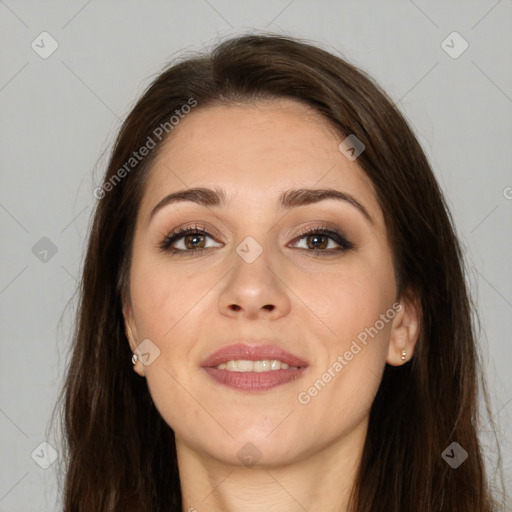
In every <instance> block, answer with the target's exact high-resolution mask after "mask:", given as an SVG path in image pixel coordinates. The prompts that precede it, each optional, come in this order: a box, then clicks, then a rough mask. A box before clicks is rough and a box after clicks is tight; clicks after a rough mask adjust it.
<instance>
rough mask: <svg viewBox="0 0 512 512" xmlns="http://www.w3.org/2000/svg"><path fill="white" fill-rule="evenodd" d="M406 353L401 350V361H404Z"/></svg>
mask: <svg viewBox="0 0 512 512" xmlns="http://www.w3.org/2000/svg"><path fill="white" fill-rule="evenodd" d="M406 355H407V352H406V351H405V350H402V361H405V356H406Z"/></svg>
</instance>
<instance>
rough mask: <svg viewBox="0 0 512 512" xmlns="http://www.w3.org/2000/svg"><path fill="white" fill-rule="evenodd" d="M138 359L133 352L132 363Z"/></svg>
mask: <svg viewBox="0 0 512 512" xmlns="http://www.w3.org/2000/svg"><path fill="white" fill-rule="evenodd" d="M138 359H139V358H138V356H137V354H133V356H132V363H133V364H135V363H136V362H137V360H138Z"/></svg>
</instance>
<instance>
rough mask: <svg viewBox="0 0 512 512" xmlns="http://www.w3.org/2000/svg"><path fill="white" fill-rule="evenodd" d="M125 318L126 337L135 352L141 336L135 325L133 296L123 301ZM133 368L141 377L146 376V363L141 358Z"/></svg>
mask: <svg viewBox="0 0 512 512" xmlns="http://www.w3.org/2000/svg"><path fill="white" fill-rule="evenodd" d="M123 319H124V332H125V335H126V338H127V339H128V343H129V344H130V350H131V351H132V352H135V350H136V348H137V346H138V345H139V342H138V339H139V338H138V335H137V327H136V325H135V319H134V315H133V304H132V301H131V298H128V299H125V300H124V301H123ZM139 357H140V355H139ZM133 369H134V371H135V372H137V373H138V374H139V375H140V376H141V377H144V376H145V375H146V371H145V368H144V365H143V364H142V363H141V361H140V360H138V361H137V362H136V363H135V364H134V365H133Z"/></svg>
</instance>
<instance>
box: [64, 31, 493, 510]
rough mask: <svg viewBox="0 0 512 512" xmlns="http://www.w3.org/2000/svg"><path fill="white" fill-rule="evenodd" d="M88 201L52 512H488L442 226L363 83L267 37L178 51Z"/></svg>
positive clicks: (404, 137) (372, 91)
mask: <svg viewBox="0 0 512 512" xmlns="http://www.w3.org/2000/svg"><path fill="white" fill-rule="evenodd" d="M94 194H95V196H96V198H98V200H99V201H98V205H97V209H96V212H95V217H94V223H93V226H92V229H91V233H90V240H89V245H88V250H87V256H86V260H85V265H84V270H83V277H82V284H81V300H80V304H79V311H78V318H77V324H76V333H75V339H74V344H73V347H72V360H71V364H70V367H69V372H68V375H67V381H66V384H65V388H64V390H63V407H64V425H63V426H64V430H65V433H66V442H67V445H66V448H67V466H66V480H65V489H64V491H65V511H66V512H68V511H69V512H71V511H88V512H90V511H92V510H94V511H98V512H99V511H124V512H126V511H131V510H133V511H138V512H141V511H148V512H149V511H151V512H156V511H162V512H163V511H182V510H183V511H185V510H189V511H192V510H197V511H199V512H201V511H203V510H205V511H206V510H208V511H231V510H243V511H253V510H254V511H256V510H258V511H261V510H278V511H289V510H290V511H291V510H308V511H316V510H322V511H331V510H332V511H354V512H355V511H357V512H370V511H371V512H376V511H386V512H394V511H396V512H398V511H400V512H409V511H413V510H414V511H415V512H437V511H439V512H441V511H450V512H458V511H460V512H468V511H478V512H488V511H491V510H497V508H496V507H498V503H497V499H495V498H493V496H492V493H491V487H492V486H491V485H490V484H489V483H488V482H487V479H486V475H485V468H484V463H483V456H482V451H481V447H480V444H479V440H478V437H477V429H478V423H477V421H478V418H477V409H478V407H477V405H478V404H477V392H478V383H479V375H480V374H479V369H478V366H477V363H478V357H477V351H476V345H475V335H474V328H473V325H472V316H471V314H472V311H471V307H470V300H469V297H468V291H467V289H466V284H465V276H464V267H463V262H462V255H461V250H460V247H459V244H458V242H457V239H456V236H455V234H454V228H453V222H452V220H451V217H450V215H449V213H448V210H447V208H446V204H445V202H444V199H443V196H442V193H441V191H440V189H439V187H438V185H437V183H436V180H435V178H434V176H433V173H432V171H431V169H430V167H429V164H428V162H427V160H426V157H425V155H424V153H423V152H422V150H421V148H420V146H419V144H418V142H417V140H416V139H415V137H414V135H413V134H412V132H411V130H410V128H409V127H408V125H407V124H406V122H405V120H404V119H403V117H402V116H401V114H400V113H399V112H398V110H397V109H396V108H395V106H394V105H393V103H392V101H391V100H390V99H389V98H388V97H387V96H386V95H385V93H384V92H383V91H382V90H381V89H380V88H379V87H378V86H377V85H376V84H375V83H374V82H373V81H372V80H371V79H370V78H368V77H367V76H366V75H365V74H364V73H363V72H361V71H360V70H358V69H356V68H355V67H354V66H352V65H350V64H348V63H347V62H345V61H344V60H342V59H340V58H338V57H335V56H333V55H331V54H329V53H327V52H325V51H323V50H321V49H319V48H317V47H315V46H312V45H310V44H308V43H305V42H302V41H299V40H294V39H292V38H287V37H283V36H272V35H248V36H242V37H237V38H233V39H231V40H228V41H226V42H224V43H223V44H220V45H219V46H218V47H217V48H215V49H214V50H213V52H212V53H211V54H208V55H198V56H195V57H192V58H189V59H187V60H183V61H181V62H179V63H175V64H173V65H171V66H170V67H168V69H166V70H165V71H164V72H163V73H161V74H160V75H159V76H158V77H157V78H156V80H155V81H154V82H153V83H152V84H151V85H150V87H149V88H148V89H147V91H146V92H145V93H144V95H143V96H142V98H141V99H140V100H139V101H138V103H137V104H136V105H135V107H134V108H133V110H132V111H131V113H130V114H129V115H128V117H127V119H126V121H125V122H124V124H123V126H122V128H121V130H120V133H119V136H118V138H117V141H116V144H115V147H114V149H113V153H112V156H111V159H110V163H109V166H108V170H107V172H106V175H105V177H104V181H103V183H102V185H101V187H98V188H97V189H96V190H95V192H94ZM130 361H131V362H130ZM482 385H483V381H482ZM482 389H483V390H484V392H485V386H483V388H482ZM484 397H486V395H485V393H484Z"/></svg>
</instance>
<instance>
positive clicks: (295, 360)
mask: <svg viewBox="0 0 512 512" xmlns="http://www.w3.org/2000/svg"><path fill="white" fill-rule="evenodd" d="M236 359H238V360H246V361H261V360H265V359H270V360H272V359H279V360H280V361H282V362H283V363H286V364H288V365H289V366H290V367H296V369H295V370H292V369H287V370H269V371H266V372H230V371H227V370H219V369H218V368H215V366H217V365H219V364H221V363H226V362H227V361H231V360H236ZM307 366H308V363H307V362H306V361H304V360H303V359H300V358H299V357H297V356H295V355H293V354H291V353H290V352H287V351H286V350H283V349H281V348H279V347H277V346H275V345H254V344H253V345H247V344H244V343H238V344H234V345H228V346H226V347H223V348H221V349H219V350H217V351H216V352H214V353H213V354H211V355H210V356H209V357H208V358H207V359H205V360H204V361H203V362H202V363H201V367H202V368H203V369H204V371H205V372H206V373H207V374H208V375H209V376H210V377H211V378H212V379H213V380H215V381H216V382H218V383H219V384H223V385H225V386H228V387H230V388H233V389H236V390H238V391H265V390H267V389H271V388H274V387H276V386H280V385H282V384H286V383H287V382H291V381H293V380H296V379H298V378H299V377H300V376H302V374H303V373H304V371H306V368H307Z"/></svg>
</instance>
